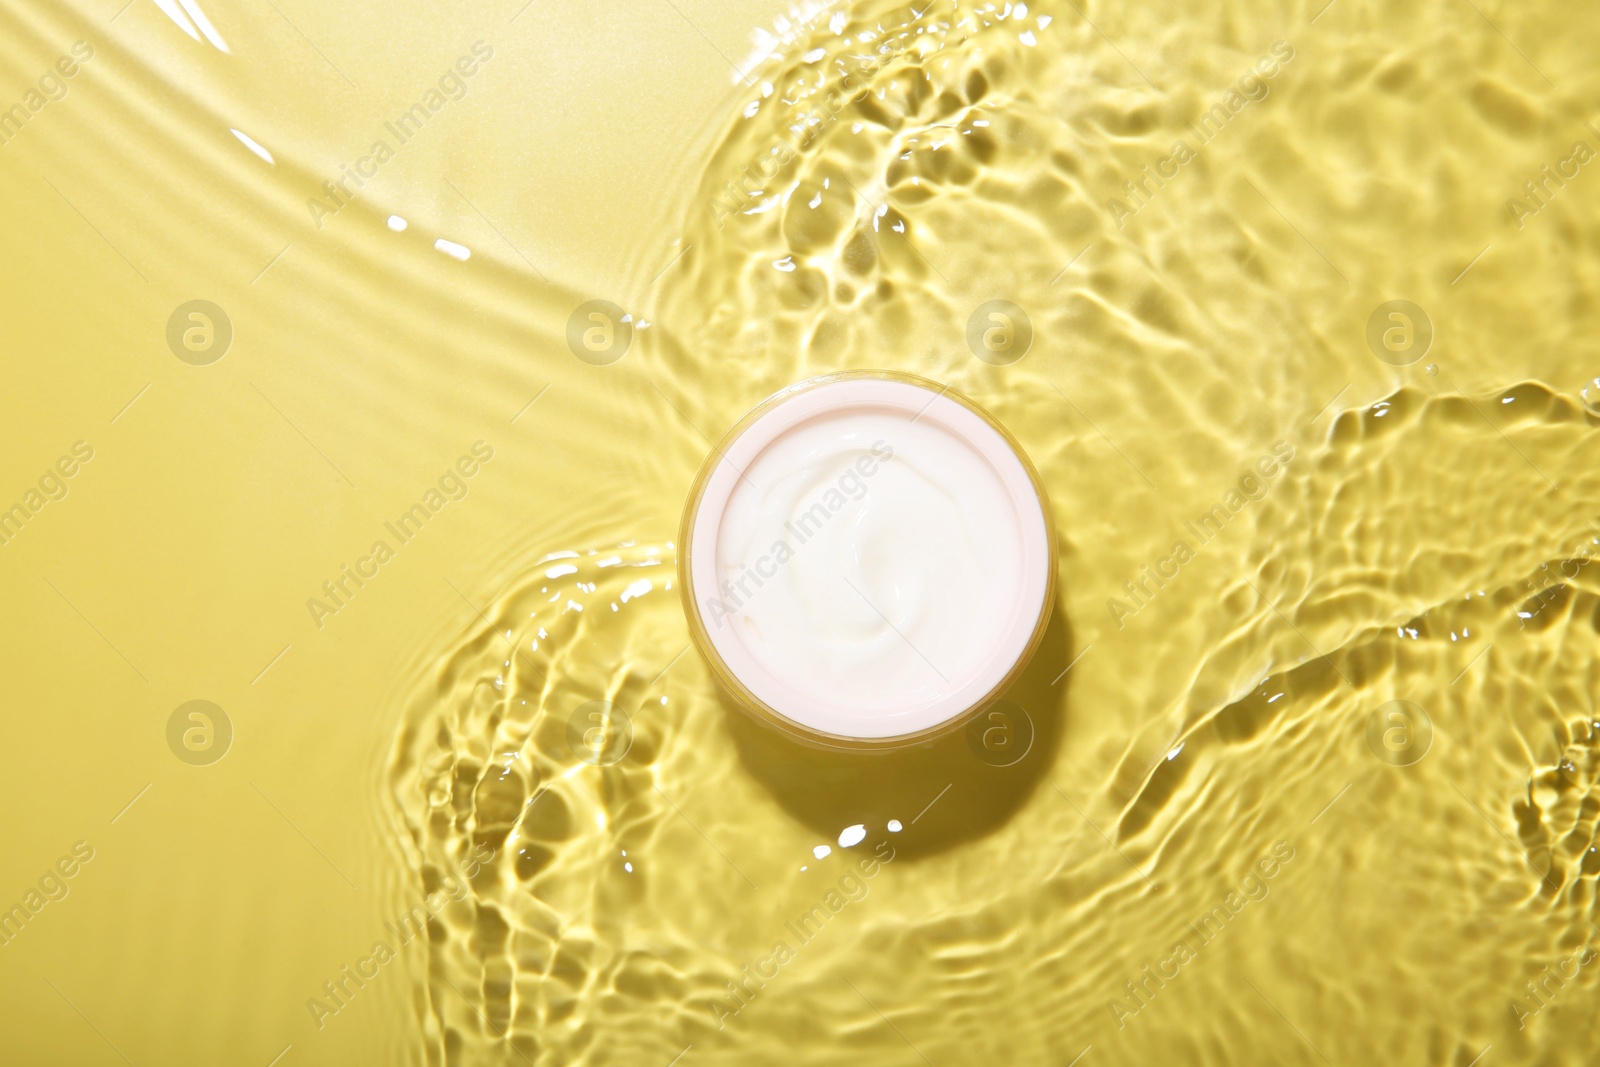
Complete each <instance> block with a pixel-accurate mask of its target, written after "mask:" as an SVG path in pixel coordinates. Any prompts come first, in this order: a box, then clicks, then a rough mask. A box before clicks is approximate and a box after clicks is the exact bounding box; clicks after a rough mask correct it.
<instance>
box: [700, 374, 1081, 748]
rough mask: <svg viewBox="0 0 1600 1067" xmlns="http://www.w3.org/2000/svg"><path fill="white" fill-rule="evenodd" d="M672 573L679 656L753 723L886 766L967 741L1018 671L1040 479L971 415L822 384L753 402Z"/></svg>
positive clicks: (894, 390)
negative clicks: (942, 738) (683, 645)
mask: <svg viewBox="0 0 1600 1067" xmlns="http://www.w3.org/2000/svg"><path fill="white" fill-rule="evenodd" d="M678 567H679V571H680V575H679V577H680V588H682V589H683V591H684V593H683V595H684V604H685V610H686V612H687V614H688V617H689V628H690V631H691V632H692V634H693V636H694V640H695V643H696V644H697V645H698V646H699V648H700V651H701V652H702V653H703V654H704V655H705V657H706V660H707V661H708V662H709V663H710V665H711V668H712V671H713V672H714V673H715V674H716V676H717V678H718V680H719V681H720V682H721V683H722V685H723V687H724V688H725V689H726V690H728V691H729V692H730V693H731V694H732V695H733V696H734V697H735V698H736V699H737V700H738V701H739V702H740V703H741V704H743V705H744V706H745V707H746V708H747V709H748V710H749V711H750V712H751V713H752V714H754V715H755V716H756V717H757V718H759V719H762V720H764V721H766V722H767V723H768V724H770V725H772V726H775V727H777V728H779V729H780V730H783V731H785V732H787V733H789V734H791V735H793V736H795V737H797V738H799V739H801V740H804V741H808V742H811V743H814V744H821V745H826V746H833V747H846V748H890V747H896V746H899V745H904V744H909V743H912V742H916V741H921V740H924V739H926V738H929V737H932V736H934V735H937V734H941V733H944V732H945V731H947V730H952V729H955V728H956V727H958V726H960V725H962V724H964V723H965V722H966V721H967V720H968V719H970V718H971V717H972V716H973V715H975V714H977V713H978V712H979V711H981V710H982V709H983V708H984V707H985V706H986V705H987V704H988V703H990V702H991V701H993V700H994V699H995V698H996V697H998V696H999V695H1000V693H1001V692H1002V691H1003V690H1004V689H1005V688H1006V687H1007V686H1008V685H1010V683H1011V682H1012V680H1013V679H1015V677H1016V676H1017V674H1018V673H1019V672H1020V671H1021V670H1022V667H1023V666H1024V665H1025V664H1026V662H1027V660H1028V657H1029V656H1030V655H1031V654H1032V652H1033V650H1034V648H1035V647H1037V645H1038V643H1039V641H1040V639H1041V638H1042V637H1043V635H1044V630H1045V625H1046V624H1047V623H1048V622H1049V618H1050V610H1051V605H1052V602H1053V598H1054V592H1055V573H1056V547H1055V531H1054V527H1053V525H1052V523H1051V519H1050V508H1049V504H1048V502H1047V501H1046V499H1045V493H1044V487H1043V485H1042V484H1041V483H1040V481H1039V476H1038V474H1037V472H1036V471H1035V470H1034V469H1033V466H1032V464H1030V463H1029V462H1028V459H1027V457H1026V456H1025V455H1024V454H1023V452H1022V449H1021V448H1020V447H1019V446H1018V444H1017V442H1016V441H1015V440H1013V439H1012V437H1011V435H1010V434H1008V433H1007V432H1006V431H1005V429H1004V428H1002V427H1001V426H1000V424H999V423H997V422H996V421H995V420H994V419H993V418H991V417H990V416H989V415H988V414H987V413H986V412H984V411H983V410H982V409H981V408H979V407H978V406H977V405H976V404H974V403H972V402H971V401H970V400H967V399H966V398H964V397H961V396H959V395H958V394H956V393H954V392H952V391H951V390H950V389H949V388H948V387H945V386H941V385H940V384H939V383H937V382H932V381H929V380H927V379H925V378H918V377H915V376H913V375H908V374H896V373H889V372H857V373H846V374H832V375H827V376H824V377H820V378H812V379H809V380H807V381H803V382H800V383H798V384H796V385H792V386H790V387H789V388H787V389H785V390H783V391H781V392H779V393H777V394H776V395H774V396H772V397H770V398H769V399H767V400H766V401H764V402H762V403H761V404H760V405H758V406H757V407H756V408H755V409H754V410H753V411H751V412H750V414H748V415H746V416H745V418H744V419H743V420H742V421H740V423H739V424H738V425H737V426H735V427H734V428H733V429H732V430H731V431H730V432H729V433H728V435H727V436H726V437H725V438H724V439H723V440H722V442H721V443H720V444H719V445H718V446H717V447H716V449H715V450H714V451H713V453H712V454H711V455H710V456H709V457H708V458H707V460H706V463H705V466H704V467H703V468H702V470H701V471H700V475H699V477H698V478H697V479H696V481H695V484H694V488H693V489H692V490H691V492H690V495H689V502H688V505H687V507H686V508H685V509H684V516H683V528H682V530H681V532H680V535H679V554H678Z"/></svg>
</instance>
